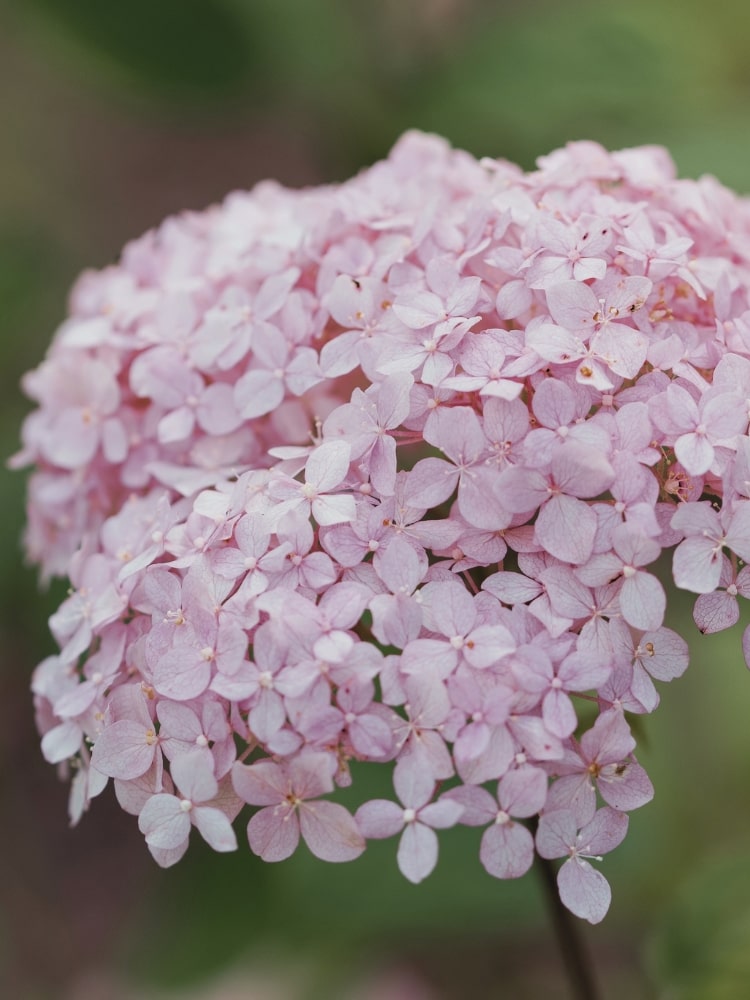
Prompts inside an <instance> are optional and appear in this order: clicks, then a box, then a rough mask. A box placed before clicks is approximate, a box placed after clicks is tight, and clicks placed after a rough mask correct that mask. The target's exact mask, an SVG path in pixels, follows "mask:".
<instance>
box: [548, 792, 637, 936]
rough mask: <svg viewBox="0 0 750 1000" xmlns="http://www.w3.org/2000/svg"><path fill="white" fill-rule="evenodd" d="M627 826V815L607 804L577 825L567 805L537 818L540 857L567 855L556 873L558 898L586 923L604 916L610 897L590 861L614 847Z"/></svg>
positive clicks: (596, 921)
mask: <svg viewBox="0 0 750 1000" xmlns="http://www.w3.org/2000/svg"><path fill="white" fill-rule="evenodd" d="M627 830H628V817H627V816H626V815H625V814H624V813H621V812H617V811H616V810H615V809H610V808H608V807H607V808H604V809H600V810H599V811H598V812H597V813H596V814H595V816H594V817H593V818H592V819H591V820H590V821H589V822H588V823H586V824H585V825H584V826H583V827H581V829H578V824H577V823H576V820H575V817H574V815H573V813H572V812H569V811H568V810H567V809H560V810H555V811H553V812H549V813H545V814H544V815H543V816H542V817H541V819H540V820H539V829H538V830H537V834H536V849H537V851H539V854H540V855H541V856H542V857H543V858H565V857H566V856H567V860H566V861H565V862H564V864H563V865H562V867H561V868H560V870H559V871H558V873H557V884H558V886H559V889H560V898H561V899H562V901H563V903H564V904H565V905H566V906H567V907H568V909H569V910H571V911H572V912H573V913H575V915H576V916H577V917H582V918H583V919H584V920H588V922H589V923H590V924H598V923H600V922H601V921H602V920H603V919H604V917H605V916H606V915H607V910H608V909H609V904H610V901H611V899H612V891H611V890H610V888H609V883H608V882H607V880H606V879H605V877H604V876H603V875H602V874H601V872H598V871H597V870H596V869H595V868H593V867H592V865H591V863H590V862H591V861H601V860H602V859H601V857H600V855H602V854H608V853H609V851H612V850H614V849H615V847H617V846H618V844H620V843H621V842H622V840H623V838H624V837H625V834H626V833H627Z"/></svg>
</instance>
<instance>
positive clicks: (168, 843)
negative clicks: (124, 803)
mask: <svg viewBox="0 0 750 1000" xmlns="http://www.w3.org/2000/svg"><path fill="white" fill-rule="evenodd" d="M138 829H139V830H140V831H141V833H143V834H145V835H146V843H147V844H149V845H151V846H153V847H160V848H163V849H167V850H168V849H169V848H174V847H179V846H180V844H182V842H183V841H184V840H187V838H188V836H189V834H190V816H189V814H188V812H187V811H186V810H185V809H183V808H182V805H181V802H180V800H179V799H178V798H176V797H175V796H174V795H154V796H152V798H150V799H149V800H148V802H147V803H146V805H145V806H144V807H143V810H142V812H141V814H140V816H139V817H138Z"/></svg>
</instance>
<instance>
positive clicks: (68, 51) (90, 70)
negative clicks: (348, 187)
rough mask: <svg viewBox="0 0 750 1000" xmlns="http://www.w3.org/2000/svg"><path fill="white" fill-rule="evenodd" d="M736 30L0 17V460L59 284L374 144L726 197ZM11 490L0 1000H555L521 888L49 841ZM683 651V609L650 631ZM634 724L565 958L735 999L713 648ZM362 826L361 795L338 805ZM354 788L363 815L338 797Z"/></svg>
mask: <svg viewBox="0 0 750 1000" xmlns="http://www.w3.org/2000/svg"><path fill="white" fill-rule="evenodd" d="M749 10H750V8H748V5H747V3H746V0H714V2H712V3H706V2H705V0H700V2H699V0H630V2H629V3H628V4H627V5H625V4H614V3H608V2H597V3H595V2H584V0H569V2H565V3H562V2H557V3H555V2H552V0H546V2H542V0H525V2H522V0H505V2H488V0H484V2H483V0H377V2H373V0H128V2H127V3H119V2H115V0H111V2H110V0H16V2H10V0H0V80H1V81H2V86H1V87H0V334H1V335H0V351H1V352H2V354H1V355H0V358H1V363H0V379H2V390H3V391H2V395H1V396H0V406H2V420H1V421H0V434H1V435H2V453H3V455H4V456H8V455H10V454H11V453H12V452H13V451H14V450H15V449H16V447H17V436H18V427H19V424H20V421H21V419H22V417H23V415H24V413H25V412H27V409H28V407H27V404H26V403H25V402H24V400H23V399H22V397H21V395H20V392H19V390H18V380H19V377H20V376H21V374H22V373H23V372H24V371H25V370H27V369H28V368H31V367H33V366H34V365H35V364H37V363H38V361H39V360H40V359H41V357H42V355H43V352H44V350H45V348H46V345H47V343H48V342H49V339H50V337H51V334H52V331H53V330H54V328H55V326H56V324H57V323H58V322H59V321H60V320H61V318H62V317H63V315H64V309H65V296H66V291H67V289H68V288H69V287H70V285H71V283H72V281H73V280H74V278H75V277H76V275H77V274H78V272H79V271H80V270H81V269H82V268H84V267H86V266H101V265H104V264H106V263H108V262H110V261H112V260H113V259H115V258H116V256H117V255H118V253H119V250H120V248H121V247H122V245H123V243H124V242H125V241H126V240H127V239H128V238H130V237H134V236H136V235H138V234H139V233H140V232H142V231H143V230H144V229H146V228H148V227H149V226H152V225H154V224H156V223H157V222H158V221H159V220H160V219H161V218H163V217H164V216H165V215H167V214H169V213H171V212H174V211H178V210H180V209H183V208H188V207H190V208H201V207H203V206H205V205H206V204H209V203H211V202H212V201H216V200H217V199H219V198H221V197H222V196H223V195H224V194H225V193H226V192H228V191H229V190H231V189H232V188H238V187H242V188H246V187H249V186H251V185H252V184H253V183H255V182H256V181H258V180H260V179H262V178H263V177H266V176H273V177H276V178H278V179H279V180H281V181H282V182H284V183H287V184H291V185H301V184H310V183H318V182H322V181H333V180H338V179H343V178H344V177H346V176H348V175H350V174H351V173H352V172H353V171H355V170H356V169H358V168H360V167H361V166H364V165H366V164H367V163H369V162H371V161H372V160H373V159H376V158H379V157H381V156H383V155H384V154H385V153H386V152H387V151H388V149H389V147H390V146H391V145H392V143H393V142H394V140H395V139H396V137H397V136H398V135H399V133H400V132H401V131H403V130H404V129H405V128H408V127H418V128H423V129H428V130H433V131H437V132H440V133H442V134H444V135H445V136H447V137H448V138H449V139H450V140H451V141H452V142H453V143H454V144H456V145H461V146H464V147H465V148H467V149H469V150H471V151H472V152H474V153H476V154H478V155H485V154H486V155H492V156H503V157H506V158H509V159H512V160H515V161H517V162H520V163H521V164H522V165H523V166H525V167H530V166H532V165H533V162H534V159H535V157H536V156H538V155H540V154H543V153H545V152H548V151H549V150H550V149H552V148H554V147H555V146H557V145H560V144H562V143H564V142H566V141H567V140H570V139H578V138H591V139H596V140H599V141H600V142H602V143H604V144H605V145H607V146H609V147H613V148H619V147H622V146H628V145H635V144H639V143H661V144H664V145H666V146H668V147H669V148H670V150H671V151H672V153H673V155H674V157H675V159H676V161H677V164H678V168H679V170H680V173H681V174H682V175H684V176H698V175H699V174H701V173H704V172H709V173H713V174H715V175H716V176H718V177H719V178H720V179H721V180H722V181H724V182H725V183H727V184H729V185H731V186H733V187H735V188H737V189H739V190H740V191H744V192H748V191H750V128H749V127H748V125H749V122H748V107H749V106H750V48H749V45H750V13H749ZM22 480H23V477H22V476H19V475H17V474H14V475H11V474H10V473H7V472H6V471H5V470H2V473H1V478H0V484H1V489H2V494H1V503H2V512H3V516H4V526H5V530H4V531H3V532H2V535H1V536H0V539H1V541H0V544H2V550H1V552H0V555H1V556H2V559H1V561H0V592H1V595H2V620H1V622H0V648H2V656H3V661H4V662H3V668H2V671H1V672H0V706H2V724H1V725H0V782H1V783H2V784H1V787H0V795H1V798H0V844H2V847H3V849H2V853H1V855H0V858H1V859H2V860H1V861H0V886H1V888H0V993H1V994H2V995H3V996H8V997H11V996H12V997H19V998H22V1000H26V998H29V1000H35V998H45V1000H46V998H48V997H49V998H62V1000H108V998H111V1000H132V998H134V997H137V998H141V997H144V998H151V997H164V996H170V997H175V996H176V997H192V998H196V1000H197V998H199V997H200V998H204V1000H206V998H211V1000H230V998H233V997H249V998H251V1000H314V998H341V1000H381V998H385V1000H390V998H394V1000H453V998H459V997H461V998H465V997H477V998H484V997H508V998H521V1000H523V998H537V997H542V996H544V997H549V998H553V1000H554V998H557V997H560V998H564V997H566V996H568V995H569V993H568V988H567V985H566V983H565V980H564V977H563V973H562V965H561V962H560V957H559V954H558V951H557V948H556V944H555V941H554V938H553V936H552V933H551V930H550V928H549V923H548V919H547V915H546V913H545V910H544V900H543V895H542V892H541V887H540V885H539V883H538V882H537V881H536V879H535V876H534V873H531V874H530V875H529V876H527V877H526V878H525V879H523V880H522V881H521V882H520V883H501V882H497V881H495V880H494V879H492V878H490V877H489V876H487V875H486V874H484V872H483V870H482V869H481V867H480V865H479V862H478V859H477V845H478V840H479V833H478V831H471V830H468V831H467V830H464V831H449V833H448V834H447V835H446V836H444V837H443V839H442V842H441V843H442V846H441V851H442V854H441V861H440V863H439V865H438V869H437V871H436V873H435V874H434V875H432V876H431V877H430V878H429V879H428V880H427V881H426V882H425V883H423V884H422V885H420V886H418V887H414V886H411V885H409V884H407V883H406V881H405V880H404V879H402V878H401V876H400V875H399V874H398V872H397V870H396V867H395V842H390V841H389V842H385V843H376V844H373V845H372V847H371V848H369V849H368V851H367V852H366V854H365V855H364V856H363V857H362V858H361V859H359V860H358V861H357V862H355V863H353V864H350V865H345V866H334V865H328V866H326V865H325V864H324V863H323V862H316V861H314V860H312V859H311V858H310V857H309V856H303V853H302V852H301V851H300V852H299V853H298V855H297V856H295V858H294V859H292V860H291V861H289V862H287V863H285V864H283V865H279V866H268V865H263V864H262V863H260V862H258V861H257V859H255V858H254V857H252V856H251V855H250V854H249V852H248V851H247V850H246V849H243V850H241V851H240V852H238V854H237V855H233V856H218V855H212V854H211V852H209V851H208V850H203V849H202V848H201V844H200V843H199V842H198V838H195V841H194V843H193V844H192V846H191V850H190V853H189V856H188V858H187V859H186V860H185V861H184V862H183V863H181V864H180V865H179V866H177V868H175V869H172V870H170V871H167V872H163V871H161V870H159V869H157V868H156V866H155V865H154V864H153V863H152V861H151V859H150V857H149V855H148V853H147V851H146V850H145V847H144V846H143V843H142V840H141V837H140V835H139V834H138V831H137V829H136V824H135V822H134V820H133V819H132V818H131V817H128V816H126V815H124V814H123V813H121V812H120V810H119V808H118V807H117V806H116V805H114V803H113V801H112V797H111V796H110V795H109V794H105V795H104V796H103V797H102V799H101V800H98V801H97V802H96V803H95V804H94V807H93V809H92V811H91V813H90V814H89V815H88V816H87V817H86V818H85V819H84V821H83V823H82V824H81V826H80V827H79V828H78V829H76V830H73V831H71V830H69V829H68V827H67V825H66V795H67V790H66V787H65V786H64V785H62V784H60V783H58V781H57V779H56V776H55V773H54V769H53V768H51V767H49V766H48V765H46V764H45V763H44V762H43V761H42V758H41V754H40V752H39V749H38V740H37V737H36V734H35V732H34V726H33V720H32V712H31V700H30V697H29V695H28V693H27V690H28V680H29V675H30V672H31V670H32V668H33V666H34V665H35V663H37V662H38V661H39V660H40V659H41V658H42V657H43V656H44V655H46V654H47V653H48V652H50V651H51V650H52V642H51V640H50V638H49V636H48V634H47V631H46V625H45V621H46V618H47V616H48V615H49V614H50V612H51V610H52V609H53V608H54V607H55V606H56V605H57V603H59V601H60V599H61V596H62V594H63V593H64V585H62V584H60V585H55V586H53V587H52V589H51V591H50V592H48V593H46V594H43V595H41V596H40V595H39V594H38V592H37V588H36V579H35V574H34V573H33V571H31V570H29V569H27V568H24V567H23V565H22V559H21V553H20V546H19V537H20V534H21V531H22V523H23V481H22ZM670 624H672V625H673V626H674V627H678V628H681V629H682V630H683V631H684V632H685V633H689V634H690V635H694V634H695V629H694V626H693V625H692V622H691V620H690V608H689V605H688V604H683V605H681V606H677V605H675V608H674V610H673V612H672V619H671V621H670ZM663 695H664V704H663V705H662V707H661V708H660V709H659V711H658V712H657V713H656V715H655V716H653V717H651V718H649V719H646V720H641V722H640V724H639V734H640V741H641V746H642V749H641V751H640V759H641V760H642V761H643V763H644V764H645V765H646V766H647V768H648V770H649V772H650V774H651V776H652V778H653V780H654V784H655V785H656V789H657V794H656V798H655V800H654V802H653V803H652V804H651V805H649V806H647V807H646V808H644V809H643V810H641V811H640V812H638V813H635V814H633V816H632V819H631V831H630V834H629V836H628V838H627V840H626V842H625V844H624V845H623V846H622V847H621V848H620V849H619V850H618V851H617V852H616V853H615V854H614V855H612V856H611V858H609V859H608V860H607V863H606V865H605V872H606V874H607V877H608V878H609V879H610V881H611V883H612V886H613V891H614V903H613V906H612V909H611V911H610V914H609V916H608V918H607V919H606V921H605V923H604V924H603V925H601V926H599V927H597V928H588V927H586V928H585V930H584V934H585V939H586V943H587V946H588V948H589V949H590V952H591V955H592V958H593V961H594V964H595V967H596V974H597V978H598V980H599V982H600V984H601V985H602V991H603V995H604V996H605V997H606V998H615V1000H617V998H620V997H622V998H639V997H667V996H668V997H669V998H671V1000H734V998H740V997H744V996H747V995H750V988H749V987H748V983H750V781H749V780H748V779H750V725H749V724H748V719H750V677H748V676H747V671H746V670H745V668H744V666H743V664H742V657H741V655H740V652H739V641H738V636H737V635H735V634H733V635H732V636H731V637H726V636H723V637H716V638H713V639H700V641H696V642H695V643H694V653H693V664H692V667H691V669H690V671H689V672H688V674H687V675H686V676H685V677H684V678H683V679H681V680H679V681H677V682H675V683H673V684H672V685H671V688H669V689H666V690H664V691H663ZM356 778H357V779H358V780H359V779H360V778H361V781H362V782H369V783H370V787H371V788H372V789H373V794H378V793H381V792H382V793H383V794H387V788H385V787H383V780H384V779H383V776H382V775H380V773H379V771H378V769H375V771H374V773H369V772H365V773H363V774H362V775H357V776H356ZM360 787H361V786H360Z"/></svg>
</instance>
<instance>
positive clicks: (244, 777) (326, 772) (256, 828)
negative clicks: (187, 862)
mask: <svg viewBox="0 0 750 1000" xmlns="http://www.w3.org/2000/svg"><path fill="white" fill-rule="evenodd" d="M330 764H331V758H330V756H329V755H328V754H324V753H305V754H302V755H300V756H299V757H295V758H294V759H293V760H292V761H291V762H290V763H289V764H288V765H286V766H285V765H281V764H275V763H273V761H270V760H261V761H258V763H256V764H250V765H249V766H248V765H245V764H239V763H238V764H235V765H234V768H233V770H232V781H233V784H234V789H235V791H236V792H237V794H238V795H239V796H240V798H241V799H244V800H245V802H249V803H250V805H254V806H263V807H264V808H262V809H260V810H259V811H258V812H256V813H255V815H254V816H253V817H252V819H251V820H250V822H249V823H248V825H247V838H248V841H249V842H250V847H251V848H252V850H253V851H254V852H255V853H256V854H259V855H260V856H261V857H262V858H263V860H264V861H283V860H284V858H288V857H289V855H290V854H293V853H294V851H295V850H296V849H297V844H298V843H299V837H300V833H301V834H302V838H303V840H304V841H305V843H306V844H307V846H308V847H309V848H310V850H311V851H312V853H313V854H314V855H315V856H316V857H318V858H322V860H323V861H351V860H352V859H353V858H356V857H358V856H359V855H360V854H361V853H362V851H363V850H364V849H365V842H364V840H363V838H362V835H361V834H360V832H359V830H358V829H357V827H356V825H355V823H354V820H353V819H352V817H351V814H350V813H348V812H347V811H346V809H344V807H343V806H340V805H338V804H337V803H336V802H325V801H323V802H319V801H317V800H318V798H319V797H320V796H321V795H326V794H328V793H329V792H332V791H333V777H332V772H331V767H330ZM311 800H314V801H311Z"/></svg>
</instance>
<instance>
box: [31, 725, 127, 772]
mask: <svg viewBox="0 0 750 1000" xmlns="http://www.w3.org/2000/svg"><path fill="white" fill-rule="evenodd" d="M110 728H111V727H110ZM141 732H142V730H141ZM82 741H83V733H82V732H81V727H80V726H79V725H78V723H77V722H73V721H69V722H63V723H61V724H60V725H59V726H55V727H54V728H53V729H50V730H49V731H48V732H46V733H45V734H44V737H43V738H42V754H43V755H44V759H45V760H46V761H47V762H48V763H49V764H59V763H60V761H63V760H67V759H68V757H72V756H73V755H74V754H76V753H78V751H79V750H80V749H81V742H82Z"/></svg>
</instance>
